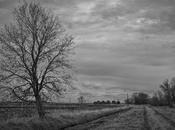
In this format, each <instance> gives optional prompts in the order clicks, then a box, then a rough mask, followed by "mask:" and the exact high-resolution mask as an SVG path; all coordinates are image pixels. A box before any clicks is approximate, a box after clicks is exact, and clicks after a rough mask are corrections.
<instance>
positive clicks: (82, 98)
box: [78, 96, 86, 104]
mask: <svg viewBox="0 0 175 130" xmlns="http://www.w3.org/2000/svg"><path fill="white" fill-rule="evenodd" d="M85 102H86V101H85V98H84V97H83V96H80V97H78V103H80V104H83V103H85Z"/></svg>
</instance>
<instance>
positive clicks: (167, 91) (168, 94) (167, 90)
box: [160, 79, 173, 107]
mask: <svg viewBox="0 0 175 130" xmlns="http://www.w3.org/2000/svg"><path fill="white" fill-rule="evenodd" d="M160 88H161V90H162V91H163V92H164V96H165V98H166V100H167V102H168V105H169V107H172V105H173V104H172V87H171V84H170V82H169V80H168V79H167V80H165V81H164V82H163V83H162V84H161V85H160Z"/></svg>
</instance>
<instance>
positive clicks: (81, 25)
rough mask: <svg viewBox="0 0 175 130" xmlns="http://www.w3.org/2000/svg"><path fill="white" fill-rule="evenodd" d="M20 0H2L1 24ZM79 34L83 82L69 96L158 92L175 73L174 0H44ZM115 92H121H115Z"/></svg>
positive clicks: (78, 56)
mask: <svg viewBox="0 0 175 130" xmlns="http://www.w3.org/2000/svg"><path fill="white" fill-rule="evenodd" d="M17 3H18V1H17V0H0V24H1V25H3V24H4V23H8V22H10V21H11V19H12V16H11V15H10V12H11V11H12V7H15V6H16V5H17ZM41 4H43V5H44V6H45V7H47V8H51V9H52V10H53V12H54V13H55V14H56V15H58V16H59V17H60V20H61V22H62V24H63V25H64V26H65V27H66V30H67V32H68V33H70V34H73V36H74V37H75V42H76V44H77V47H76V49H75V52H76V54H75V56H74V58H75V67H76V71H77V73H76V74H77V79H78V81H77V83H75V84H74V86H75V88H76V89H74V90H70V92H68V94H67V95H66V96H67V98H66V100H69V99H70V98H73V99H72V100H74V101H76V100H77V97H78V96H80V95H81V94H82V95H85V96H86V98H88V99H87V100H89V101H93V100H96V99H100V98H101V99H105V98H111V99H113V98H115V99H117V98H120V97H122V99H124V98H125V97H126V91H128V92H129V93H130V94H131V93H132V92H135V91H144V92H148V93H152V92H153V91H154V90H156V89H157V88H158V87H159V84H160V83H161V82H162V81H163V80H164V79H166V78H171V77H173V76H174V73H175V71H174V70H175V67H174V64H175V51H174V41H175V38H174V35H175V1H174V0H125V1H124V0H108V1H107V0H88V1H87V0H42V1H41ZM112 92H115V93H112Z"/></svg>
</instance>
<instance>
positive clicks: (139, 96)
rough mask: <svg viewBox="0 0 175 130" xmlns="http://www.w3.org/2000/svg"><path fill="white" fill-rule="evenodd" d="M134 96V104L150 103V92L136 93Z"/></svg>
mask: <svg viewBox="0 0 175 130" xmlns="http://www.w3.org/2000/svg"><path fill="white" fill-rule="evenodd" d="M132 98H133V100H134V104H147V103H148V94H146V93H142V92H139V93H134V94H133V95H132Z"/></svg>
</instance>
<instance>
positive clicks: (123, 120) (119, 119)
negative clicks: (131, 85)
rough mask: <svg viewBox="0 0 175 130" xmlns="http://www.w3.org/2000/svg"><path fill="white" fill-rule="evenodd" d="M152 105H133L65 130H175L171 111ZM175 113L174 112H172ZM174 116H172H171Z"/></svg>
mask: <svg viewBox="0 0 175 130" xmlns="http://www.w3.org/2000/svg"><path fill="white" fill-rule="evenodd" d="M164 109H165V108H155V107H150V106H132V108H131V109H128V110H126V111H122V112H116V113H115V114H112V115H108V116H105V117H102V118H99V119H97V120H93V121H91V122H88V123H84V124H80V125H76V126H73V127H69V128H66V129H65V130H175V122H174V121H175V118H174V120H172V119H173V118H172V119H171V118H170V117H168V114H169V112H170V111H173V110H174V109H172V110H170V109H168V111H169V112H168V111H164ZM171 115H174V114H171ZM171 117H172V116H171Z"/></svg>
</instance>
